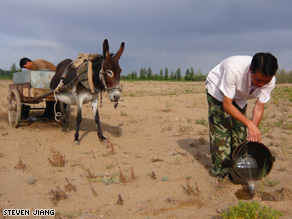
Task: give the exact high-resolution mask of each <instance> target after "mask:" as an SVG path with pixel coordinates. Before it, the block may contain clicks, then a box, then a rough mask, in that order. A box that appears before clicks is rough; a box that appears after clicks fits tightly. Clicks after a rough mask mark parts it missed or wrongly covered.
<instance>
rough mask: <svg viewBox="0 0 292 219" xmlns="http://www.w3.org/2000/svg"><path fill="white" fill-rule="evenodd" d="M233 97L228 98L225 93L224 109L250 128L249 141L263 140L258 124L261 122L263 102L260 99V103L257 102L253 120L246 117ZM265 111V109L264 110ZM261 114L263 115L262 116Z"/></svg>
mask: <svg viewBox="0 0 292 219" xmlns="http://www.w3.org/2000/svg"><path fill="white" fill-rule="evenodd" d="M232 101H233V100H232V99H231V98H228V97H226V96H225V95H224V99H223V109H224V111H225V112H226V113H228V114H229V115H230V116H232V117H233V118H234V119H237V120H238V121H240V122H242V123H243V124H244V125H246V127H247V128H248V140H249V141H254V142H256V141H258V142H261V133H260V130H259V129H258V127H257V125H258V124H259V122H260V120H261V118H262V115H263V114H260V111H261V108H262V106H261V103H260V102H259V101H257V102H259V104H258V106H257V104H256V105H255V107H254V112H253V118H252V121H251V120H249V119H248V118H246V117H245V116H244V115H243V114H242V113H241V112H240V111H239V110H238V109H237V108H236V107H235V106H234V105H233V104H232ZM262 113H263V111H262ZM260 115H261V116H260Z"/></svg>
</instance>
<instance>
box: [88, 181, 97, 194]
mask: <svg viewBox="0 0 292 219" xmlns="http://www.w3.org/2000/svg"><path fill="white" fill-rule="evenodd" d="M88 183H89V187H90V189H91V191H92V193H93V195H94V196H95V197H97V196H98V195H97V192H96V191H95V189H94V188H93V186H92V185H91V183H90V182H88Z"/></svg>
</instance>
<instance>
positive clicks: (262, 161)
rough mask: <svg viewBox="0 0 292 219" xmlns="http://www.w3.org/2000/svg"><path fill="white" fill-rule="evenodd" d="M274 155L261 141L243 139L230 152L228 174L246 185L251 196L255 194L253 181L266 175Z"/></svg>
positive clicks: (270, 167)
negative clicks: (230, 161)
mask: <svg viewBox="0 0 292 219" xmlns="http://www.w3.org/2000/svg"><path fill="white" fill-rule="evenodd" d="M274 161H275V157H273V156H272V154H271V152H270V150H269V148H268V147H266V146H265V145H264V144H262V143H258V142H250V141H245V142H242V143H241V144H239V145H238V146H237V147H236V148H235V149H234V151H233V153H232V168H231V169H230V174H231V176H232V178H233V179H234V180H235V181H236V182H237V183H241V184H244V185H246V187H247V189H248V190H249V192H250V195H251V197H253V196H254V195H255V189H256V188H255V181H257V180H260V179H261V178H263V177H265V176H267V175H268V174H269V173H270V172H271V170H272V167H273V162H274Z"/></svg>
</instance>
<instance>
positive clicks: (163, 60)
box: [0, 0, 292, 74]
mask: <svg viewBox="0 0 292 219" xmlns="http://www.w3.org/2000/svg"><path fill="white" fill-rule="evenodd" d="M291 16H292V1H291V0H281V1H277V0H258V1H257V0H244V1H243V0H242V1H239V0H238V1H237V0H78V1H77V0H48V1H45V0H2V1H1V4H0V18H1V19H0V68H1V69H4V70H8V69H10V67H11V65H12V63H16V64H17V66H19V60H20V59H21V58H22V57H28V58H30V59H32V60H35V59H46V60H48V61H51V62H52V63H53V64H55V65H57V64H58V63H59V62H60V61H62V60H63V59H66V58H71V59H75V58H76V57H77V55H78V53H80V52H85V53H102V43H103V40H104V39H108V40H109V45H110V52H112V53H115V52H116V51H117V50H118V49H119V47H120V45H121V43H122V42H125V51H124V53H123V55H122V56H121V59H120V66H121V68H122V69H123V74H128V73H130V72H131V71H137V72H138V73H139V71H140V69H141V68H142V67H145V68H148V67H151V68H152V70H153V73H157V74H159V71H160V69H163V70H164V69H165V68H166V67H167V68H168V70H169V71H176V70H177V69H178V68H180V69H181V70H182V73H183V74H184V73H185V71H186V69H187V68H190V67H193V68H194V69H195V71H197V70H198V69H199V68H200V69H201V70H202V72H203V73H204V74H206V73H208V72H209V71H210V70H211V69H212V68H213V67H214V66H215V65H217V64H218V63H219V62H220V61H221V60H222V59H224V58H226V57H228V56H232V55H251V56H252V55H254V54H255V53H257V52H271V53H272V54H274V55H275V56H276V57H277V58H278V63H279V67H280V68H285V69H286V70H288V71H290V70H292V23H291Z"/></svg>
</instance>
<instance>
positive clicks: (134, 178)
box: [131, 167, 138, 180]
mask: <svg viewBox="0 0 292 219" xmlns="http://www.w3.org/2000/svg"><path fill="white" fill-rule="evenodd" d="M136 179H138V176H137V175H135V173H134V169H133V167H131V180H136Z"/></svg>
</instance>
